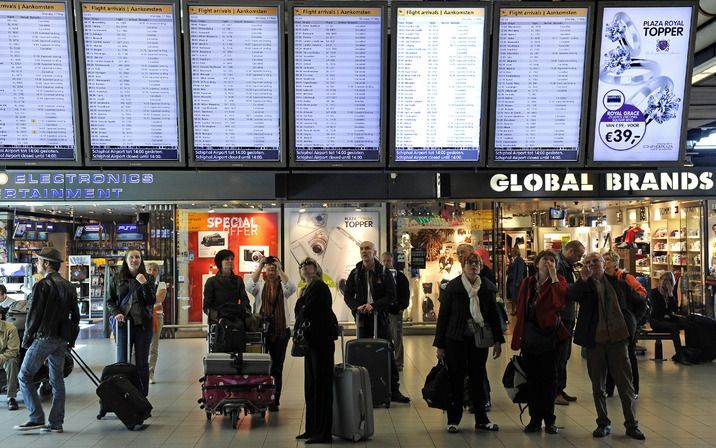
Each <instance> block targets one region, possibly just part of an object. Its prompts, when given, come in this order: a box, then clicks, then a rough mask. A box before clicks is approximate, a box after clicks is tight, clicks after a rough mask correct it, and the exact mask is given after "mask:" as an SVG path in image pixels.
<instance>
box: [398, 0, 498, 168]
mask: <svg viewBox="0 0 716 448" xmlns="http://www.w3.org/2000/svg"><path fill="white" fill-rule="evenodd" d="M490 11H491V8H490V6H489V3H463V2H454V3H448V2H440V3H437V2H420V3H395V4H394V5H393V16H392V26H391V30H392V52H391V62H392V64H391V77H390V82H391V92H392V98H391V106H390V108H391V114H390V118H391V126H390V135H391V137H390V163H391V165H392V166H466V167H474V166H476V165H482V164H484V160H485V159H484V154H485V150H484V148H485V143H486V141H487V139H486V130H487V119H486V117H485V110H486V109H487V96H488V95H487V87H488V60H489V35H490V26H491V15H490Z"/></svg>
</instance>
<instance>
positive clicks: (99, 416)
mask: <svg viewBox="0 0 716 448" xmlns="http://www.w3.org/2000/svg"><path fill="white" fill-rule="evenodd" d="M105 415H107V413H106V412H104V411H100V413H99V414H97V420H102V418H103V417H104V416H105Z"/></svg>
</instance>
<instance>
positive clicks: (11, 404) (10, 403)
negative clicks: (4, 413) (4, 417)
mask: <svg viewBox="0 0 716 448" xmlns="http://www.w3.org/2000/svg"><path fill="white" fill-rule="evenodd" d="M18 408H19V407H18V405H17V400H15V399H14V398H8V399H7V410H8V411H17V410H18Z"/></svg>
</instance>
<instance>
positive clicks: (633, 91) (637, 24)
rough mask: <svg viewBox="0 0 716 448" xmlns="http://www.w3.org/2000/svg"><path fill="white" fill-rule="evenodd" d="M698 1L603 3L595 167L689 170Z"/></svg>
mask: <svg viewBox="0 0 716 448" xmlns="http://www.w3.org/2000/svg"><path fill="white" fill-rule="evenodd" d="M697 7H698V2H694V1H680V0H674V1H670V2H659V1H652V2H629V1H624V2H616V1H613V2H600V3H599V11H598V22H597V27H596V30H597V33H596V36H597V42H596V45H595V58H594V59H595V66H594V73H593V79H592V113H591V120H590V121H591V123H590V131H589V137H590V145H589V146H590V151H589V164H590V165H593V166H610V165H611V166H614V165H618V166H674V165H679V166H680V165H682V164H683V160H684V153H685V145H686V130H687V129H686V125H687V118H688V113H687V112H688V104H689V96H690V90H691V76H692V65H693V55H694V40H695V36H696V28H697V25H696V14H697Z"/></svg>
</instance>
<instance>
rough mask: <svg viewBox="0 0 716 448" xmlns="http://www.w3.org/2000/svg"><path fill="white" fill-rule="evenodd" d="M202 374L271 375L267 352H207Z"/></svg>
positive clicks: (269, 357)
mask: <svg viewBox="0 0 716 448" xmlns="http://www.w3.org/2000/svg"><path fill="white" fill-rule="evenodd" d="M204 375H271V355H269V354H268V353H208V354H207V355H206V357H205V358H204Z"/></svg>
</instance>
